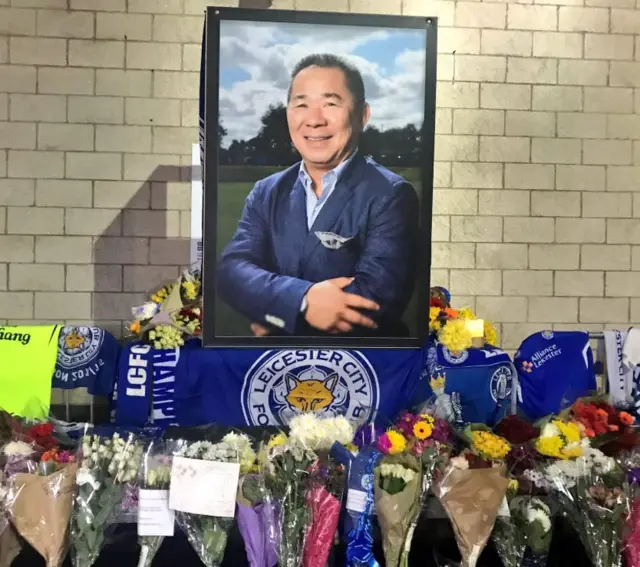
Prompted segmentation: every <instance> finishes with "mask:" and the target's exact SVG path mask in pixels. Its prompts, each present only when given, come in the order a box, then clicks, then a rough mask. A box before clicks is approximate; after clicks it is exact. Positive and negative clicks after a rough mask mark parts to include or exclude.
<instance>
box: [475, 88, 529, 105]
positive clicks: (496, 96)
mask: <svg viewBox="0 0 640 567" xmlns="http://www.w3.org/2000/svg"><path fill="white" fill-rule="evenodd" d="M480 106H481V107H483V108H499V109H512V110H528V109H530V108H531V87H530V86H529V85H498V84H483V85H482V86H481V88H480Z"/></svg>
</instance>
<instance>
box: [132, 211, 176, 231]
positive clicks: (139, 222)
mask: <svg viewBox="0 0 640 567" xmlns="http://www.w3.org/2000/svg"><path fill="white" fill-rule="evenodd" d="M123 217H124V220H123V234H124V236H150V237H163V236H165V237H168V238H177V237H179V236H180V214H179V213H178V211H136V210H130V211H127V210H125V211H124V213H123Z"/></svg>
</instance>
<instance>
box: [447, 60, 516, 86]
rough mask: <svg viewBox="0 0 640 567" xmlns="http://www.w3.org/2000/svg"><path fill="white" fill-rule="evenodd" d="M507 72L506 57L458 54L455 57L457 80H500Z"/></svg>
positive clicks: (503, 78) (502, 79)
mask: <svg viewBox="0 0 640 567" xmlns="http://www.w3.org/2000/svg"><path fill="white" fill-rule="evenodd" d="M506 74H507V59H506V58H505V57H494V56H489V55H460V56H457V57H456V65H455V79H456V80H457V81H480V82H482V81H489V82H502V81H504V80H505V78H506Z"/></svg>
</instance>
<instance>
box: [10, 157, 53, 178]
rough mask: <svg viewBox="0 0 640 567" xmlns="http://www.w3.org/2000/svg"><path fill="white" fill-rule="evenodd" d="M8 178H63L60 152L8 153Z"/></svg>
mask: <svg viewBox="0 0 640 567" xmlns="http://www.w3.org/2000/svg"><path fill="white" fill-rule="evenodd" d="M8 174H9V177H22V178H29V179H32V178H36V179H37V178H41V179H56V178H62V177H63V176H64V154H63V153H62V152H36V151H21V150H10V151H9V167H8Z"/></svg>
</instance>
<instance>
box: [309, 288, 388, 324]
mask: <svg viewBox="0 0 640 567" xmlns="http://www.w3.org/2000/svg"><path fill="white" fill-rule="evenodd" d="M353 280H354V278H336V279H333V280H326V281H323V282H319V283H317V284H314V285H312V286H311V287H310V288H309V291H308V292H307V302H308V305H307V311H306V312H305V316H304V317H305V319H306V320H307V323H309V324H310V325H311V326H313V327H315V328H316V329H320V330H321V331H329V332H332V333H336V332H337V333H348V332H350V331H352V330H353V325H360V326H362V327H369V328H370V329H376V328H377V327H378V325H376V323H375V321H373V320H372V319H370V318H369V317H366V316H365V315H362V314H361V313H360V312H359V311H357V309H369V310H371V311H378V310H379V309H380V307H379V306H378V304H377V303H375V302H374V301H371V300H370V299H366V298H365V297H361V296H360V295H355V294H353V293H347V292H346V291H343V288H345V287H347V286H348V285H349V284H350V283H351V282H353Z"/></svg>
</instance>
